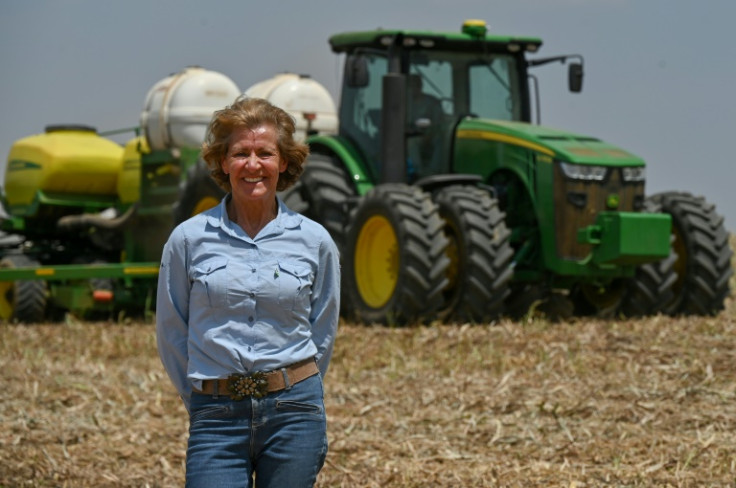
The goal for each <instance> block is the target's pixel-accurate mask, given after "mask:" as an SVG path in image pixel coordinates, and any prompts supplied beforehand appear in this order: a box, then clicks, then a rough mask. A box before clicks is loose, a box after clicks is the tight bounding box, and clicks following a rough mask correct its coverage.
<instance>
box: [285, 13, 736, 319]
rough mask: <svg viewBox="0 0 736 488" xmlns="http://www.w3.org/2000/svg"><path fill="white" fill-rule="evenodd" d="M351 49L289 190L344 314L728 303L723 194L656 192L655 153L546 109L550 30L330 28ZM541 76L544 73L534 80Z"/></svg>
mask: <svg viewBox="0 0 736 488" xmlns="http://www.w3.org/2000/svg"><path fill="white" fill-rule="evenodd" d="M329 42H330V45H331V47H332V50H333V51H334V52H335V53H338V54H343V55H344V56H345V63H344V75H343V86H342V93H341V101H340V106H339V133H338V134H336V135H318V136H313V137H311V138H309V140H308V141H309V144H310V148H311V156H310V158H309V160H308V162H307V164H306V167H305V173H304V175H303V177H302V178H301V180H300V182H299V183H298V185H297V186H295V187H293V188H292V189H289V190H287V192H285V193H284V195H283V197H284V198H285V200H286V203H287V204H288V205H290V206H291V207H292V208H295V209H298V210H300V211H302V212H303V213H305V214H306V215H308V216H309V217H311V218H314V219H315V220H317V221H319V222H321V223H322V224H323V225H324V226H325V227H326V228H327V229H328V230H329V231H330V232H331V233H332V235H333V237H334V238H335V240H336V242H337V243H338V245H339V247H340V248H341V253H342V257H343V291H344V293H343V295H344V297H343V304H344V307H343V308H344V312H345V314H346V315H349V316H353V317H355V318H357V319H359V320H361V321H365V322H378V323H395V324H404V323H409V322H415V321H429V320H435V319H441V320H453V321H455V320H456V321H469V322H487V321H489V320H493V319H495V318H497V317H499V316H501V315H502V314H511V315H522V314H525V313H527V312H528V310H529V309H530V307H539V309H540V310H543V311H545V312H547V313H548V314H552V315H556V316H559V315H561V316H568V315H570V314H616V315H619V314H623V315H626V316H638V315H645V314H655V313H668V314H715V313H717V312H718V311H719V310H721V309H723V307H724V300H725V299H726V297H727V296H728V295H729V283H728V282H729V277H730V275H731V273H732V270H731V267H730V266H731V265H730V256H731V249H730V247H729V244H728V235H727V232H726V231H725V229H724V226H723V220H722V218H721V217H719V216H718V215H717V213H716V212H715V209H714V207H713V206H712V205H710V204H708V203H707V202H706V201H705V200H703V199H702V198H699V197H694V196H692V195H690V194H688V193H674V192H672V193H670V192H667V193H661V194H658V195H651V196H646V195H645V192H644V184H645V169H644V166H645V163H644V161H643V160H642V159H640V158H638V157H636V156H634V155H632V154H630V153H628V152H627V151H624V150H622V149H620V148H618V147H614V146H612V145H610V144H607V143H605V142H603V141H602V140H600V139H598V138H595V137H589V136H582V135H578V134H572V133H569V132H564V131H561V130H557V129H552V128H549V127H543V126H540V125H538V124H534V123H532V118H533V112H534V106H535V105H536V111H537V113H538V109H539V107H538V102H537V103H536V104H533V103H532V102H533V100H538V89H537V86H536V78H534V77H533V75H532V74H531V73H530V70H531V69H533V68H535V67H538V66H542V65H545V64H547V63H551V62H561V63H568V73H569V74H568V79H569V89H570V90H571V91H572V92H578V91H580V89H581V86H582V77H583V66H582V58H581V57H580V56H578V55H574V56H556V57H551V58H530V57H529V55H531V54H534V53H536V52H537V51H538V49H539V48H540V46H541V44H542V42H541V40H540V39H537V38H533V37H508V36H501V35H491V34H489V33H488V32H487V28H486V25H485V23H484V22H482V21H468V22H466V23H465V24H464V25H463V27H462V30H461V32H449V33H440V32H425V31H405V30H375V31H366V32H349V33H343V34H337V35H334V36H332V37H331V38H330V40H329ZM530 80H532V81H534V83H531V82H530Z"/></svg>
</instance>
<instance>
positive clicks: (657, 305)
mask: <svg viewBox="0 0 736 488" xmlns="http://www.w3.org/2000/svg"><path fill="white" fill-rule="evenodd" d="M643 211H644V212H648V213H661V211H662V207H661V205H660V204H659V203H657V202H655V201H654V200H652V199H651V198H647V199H646V200H645V201H644V210H643ZM676 260H677V255H676V253H675V252H674V251H671V252H670V255H669V256H667V257H666V258H664V259H662V260H660V261H656V262H653V263H647V264H643V265H641V266H639V267H638V268H637V269H636V272H635V274H634V277H633V278H630V279H628V280H626V282H625V288H626V293H625V295H624V297H623V299H622V301H621V305H620V307H619V312H620V313H621V314H623V315H625V316H626V317H644V316H647V315H656V314H658V313H661V312H664V310H665V308H666V307H667V304H668V303H669V302H671V301H672V299H673V298H674V296H675V295H674V292H673V290H672V288H673V286H674V284H675V282H676V280H677V273H675V261H676Z"/></svg>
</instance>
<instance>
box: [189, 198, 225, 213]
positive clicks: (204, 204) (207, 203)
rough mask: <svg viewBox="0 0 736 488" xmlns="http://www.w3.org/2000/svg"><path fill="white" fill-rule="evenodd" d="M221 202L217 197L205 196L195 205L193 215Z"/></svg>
mask: <svg viewBox="0 0 736 488" xmlns="http://www.w3.org/2000/svg"><path fill="white" fill-rule="evenodd" d="M218 203H220V200H218V199H217V198H215V197H204V198H203V199H201V200H200V201H198V202H197V205H196V206H195V207H194V210H192V215H191V216H192V217H194V216H195V215H197V214H199V213H202V212H204V211H205V210H209V209H211V208H212V207H214V206H215V205H217V204H218Z"/></svg>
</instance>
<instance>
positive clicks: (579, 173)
mask: <svg viewBox="0 0 736 488" xmlns="http://www.w3.org/2000/svg"><path fill="white" fill-rule="evenodd" d="M560 168H562V172H563V173H564V175H565V177H567V178H570V179H571V180H583V181H603V180H605V179H606V175H608V168H607V167H605V166H590V165H587V164H570V163H562V162H561V163H560Z"/></svg>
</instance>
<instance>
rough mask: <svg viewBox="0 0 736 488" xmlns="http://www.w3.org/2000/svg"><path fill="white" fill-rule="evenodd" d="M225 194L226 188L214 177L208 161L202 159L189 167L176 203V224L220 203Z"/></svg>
mask: <svg viewBox="0 0 736 488" xmlns="http://www.w3.org/2000/svg"><path fill="white" fill-rule="evenodd" d="M224 196H225V190H223V189H222V188H220V186H219V185H218V184H217V182H216V181H215V180H214V179H213V178H212V176H211V175H210V170H209V168H208V166H207V163H205V162H204V160H201V159H200V160H199V161H197V164H195V165H193V166H192V167H191V168H189V171H188V173H187V181H186V182H185V183H184V186H183V187H182V188H181V192H180V194H179V201H177V202H176V204H175V205H174V225H177V224H180V223H182V222H184V221H185V220H187V219H188V218H190V217H194V216H195V215H197V214H198V213H201V212H204V211H205V210H209V209H210V208H212V207H214V206H215V205H217V204H218V203H220V200H222V197H224Z"/></svg>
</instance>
